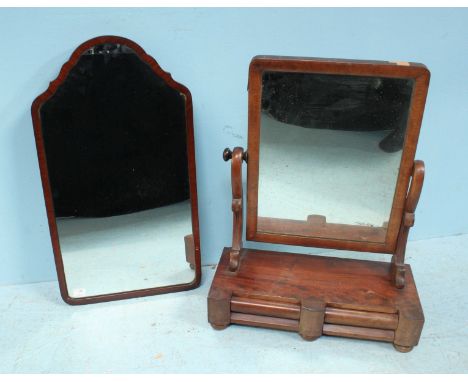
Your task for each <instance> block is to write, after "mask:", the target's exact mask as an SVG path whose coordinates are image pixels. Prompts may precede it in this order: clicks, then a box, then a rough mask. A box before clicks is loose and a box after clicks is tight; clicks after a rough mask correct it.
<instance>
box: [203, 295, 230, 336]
mask: <svg viewBox="0 0 468 382" xmlns="http://www.w3.org/2000/svg"><path fill="white" fill-rule="evenodd" d="M208 322H209V323H210V324H211V326H212V327H213V328H214V329H217V330H221V329H224V328H226V327H227V326H228V325H229V324H230V323H231V293H230V292H227V291H225V290H223V289H216V288H214V289H213V288H211V290H210V293H209V294H208Z"/></svg>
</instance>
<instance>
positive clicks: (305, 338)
mask: <svg viewBox="0 0 468 382" xmlns="http://www.w3.org/2000/svg"><path fill="white" fill-rule="evenodd" d="M299 334H300V336H301V337H302V339H304V340H306V341H309V342H312V341H315V340H316V339H318V338H319V337H320V336H315V337H313V336H306V335H304V334H302V333H299Z"/></svg>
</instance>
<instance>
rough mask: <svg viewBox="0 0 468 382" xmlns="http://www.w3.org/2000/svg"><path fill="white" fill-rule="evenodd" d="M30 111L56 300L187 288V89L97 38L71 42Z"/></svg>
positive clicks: (191, 239) (190, 174)
mask: <svg viewBox="0 0 468 382" xmlns="http://www.w3.org/2000/svg"><path fill="white" fill-rule="evenodd" d="M32 117H33V124H34V132H35V137H36V144H37V151H38V157H39V165H40V170H41V177H42V184H43V190H44V196H45V202H46V210H47V216H48V222H49V228H50V233H51V239H52V247H53V251H54V256H55V262H56V267H57V274H58V280H59V285H60V291H61V295H62V297H63V299H64V300H65V301H66V302H68V303H70V304H84V303H92V302H102V301H109V300H114V299H122V298H131V297H140V296H149V295H154V294H159V293H165V292H175V291H181V290H186V289H190V288H194V287H196V286H197V285H198V284H199V282H200V276H201V269H200V239H199V231H198V208H197V193H196V170H195V153H194V134H193V117H192V100H191V95H190V92H189V90H188V89H187V88H186V87H185V86H183V85H181V84H180V83H178V82H176V81H174V80H173V79H172V77H171V75H170V74H169V73H167V72H165V71H163V70H162V69H161V68H160V66H159V65H158V63H157V62H156V61H155V60H154V59H153V58H152V57H151V56H149V55H147V54H146V53H145V52H144V50H143V49H142V48H141V47H140V46H139V45H137V44H136V43H135V42H133V41H131V40H128V39H125V38H122V37H116V36H103V37H97V38H94V39H92V40H89V41H87V42H85V43H83V44H82V45H80V46H79V47H78V48H77V49H76V50H75V51H74V52H73V54H72V55H71V57H70V59H69V60H68V61H67V62H66V63H65V64H64V66H63V67H62V69H61V71H60V73H59V75H58V77H57V79H56V80H54V81H53V82H51V84H50V86H49V88H48V89H47V90H46V91H45V92H44V93H43V94H41V95H40V96H39V97H37V99H36V100H35V101H34V103H33V105H32Z"/></svg>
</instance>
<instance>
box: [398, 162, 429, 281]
mask: <svg viewBox="0 0 468 382" xmlns="http://www.w3.org/2000/svg"><path fill="white" fill-rule="evenodd" d="M423 183H424V162H423V161H421V160H416V161H415V162H414V166H413V173H412V176H411V185H410V188H409V191H408V194H407V196H406V203H405V209H404V212H403V218H402V222H401V225H400V231H399V233H398V239H397V245H396V249H395V253H394V255H393V257H392V278H393V282H394V284H395V286H396V287H397V288H399V289H401V288H404V287H405V252H406V243H407V241H408V233H409V229H410V228H411V227H412V226H413V225H414V212H415V210H416V207H417V205H418V202H419V197H420V196H421V190H422V186H423Z"/></svg>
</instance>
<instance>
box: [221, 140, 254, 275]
mask: <svg viewBox="0 0 468 382" xmlns="http://www.w3.org/2000/svg"><path fill="white" fill-rule="evenodd" d="M247 158H248V156H247V151H244V149H243V148H242V147H235V148H234V150H233V151H231V150H230V149H228V148H226V149H224V151H223V159H224V161H225V162H227V161H228V160H231V185H232V212H233V224H232V247H231V250H230V252H229V270H230V271H231V272H235V271H237V269H238V268H239V259H240V251H241V249H242V229H243V217H242V208H243V193H242V162H243V161H245V162H247Z"/></svg>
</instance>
